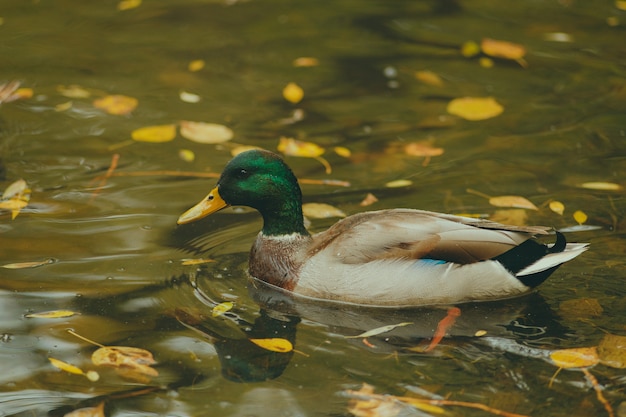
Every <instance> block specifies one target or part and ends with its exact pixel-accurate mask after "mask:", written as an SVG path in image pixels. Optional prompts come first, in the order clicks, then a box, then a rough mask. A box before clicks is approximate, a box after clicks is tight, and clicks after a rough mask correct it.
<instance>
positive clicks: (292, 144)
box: [278, 136, 325, 158]
mask: <svg viewBox="0 0 626 417" xmlns="http://www.w3.org/2000/svg"><path fill="white" fill-rule="evenodd" d="M278 151H280V152H282V153H284V154H285V155H288V156H302V157H307V158H315V157H317V156H320V155H322V154H324V152H325V149H324V148H322V147H321V146H319V145H318V144H316V143H313V142H304V141H301V140H297V139H294V138H287V137H284V136H283V137H281V138H280V141H279V143H278Z"/></svg>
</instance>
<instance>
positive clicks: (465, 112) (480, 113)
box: [446, 97, 504, 121]
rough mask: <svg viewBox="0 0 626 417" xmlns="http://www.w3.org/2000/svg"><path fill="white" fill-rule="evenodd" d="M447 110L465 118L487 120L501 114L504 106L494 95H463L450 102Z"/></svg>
mask: <svg viewBox="0 0 626 417" xmlns="http://www.w3.org/2000/svg"><path fill="white" fill-rule="evenodd" d="M446 111H447V112H448V113H450V114H453V115H455V116H459V117H461V118H463V119H465V120H472V121H477V120H486V119H491V118H492V117H496V116H499V115H500V114H502V112H503V111H504V108H503V107H502V106H501V105H500V104H499V103H498V102H497V101H496V100H495V99H494V98H493V97H462V98H455V99H454V100H452V101H450V102H449V103H448V106H447V107H446Z"/></svg>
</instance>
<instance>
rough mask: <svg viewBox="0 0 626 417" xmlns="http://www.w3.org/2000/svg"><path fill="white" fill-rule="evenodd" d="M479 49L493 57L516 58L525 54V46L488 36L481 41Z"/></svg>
mask: <svg viewBox="0 0 626 417" xmlns="http://www.w3.org/2000/svg"><path fill="white" fill-rule="evenodd" d="M480 49H481V50H482V51H483V53H485V54H486V55H489V56H492V57H495V58H506V59H513V60H518V59H521V58H524V55H526V48H524V47H523V46H522V45H519V44H517V43H512V42H507V41H499V40H496V39H490V38H485V39H483V40H482V41H481V43H480Z"/></svg>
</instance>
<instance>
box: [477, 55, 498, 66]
mask: <svg viewBox="0 0 626 417" xmlns="http://www.w3.org/2000/svg"><path fill="white" fill-rule="evenodd" d="M478 65H480V66H481V67H483V68H493V66H494V65H496V63H495V62H493V59H491V58H489V57H488V56H481V57H480V58H478Z"/></svg>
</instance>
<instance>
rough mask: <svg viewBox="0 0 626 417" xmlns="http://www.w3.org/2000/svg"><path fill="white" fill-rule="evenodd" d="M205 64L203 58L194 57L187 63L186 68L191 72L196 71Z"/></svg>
mask: <svg viewBox="0 0 626 417" xmlns="http://www.w3.org/2000/svg"><path fill="white" fill-rule="evenodd" d="M205 65H206V62H204V59H194V60H193V61H190V62H189V64H187V69H188V70H189V71H191V72H198V71H200V70H201V69H203V68H204V67H205Z"/></svg>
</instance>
